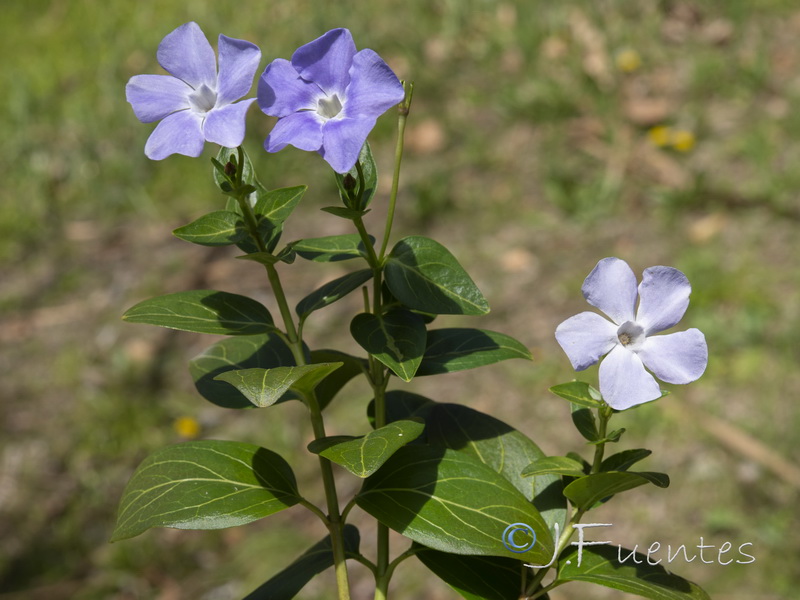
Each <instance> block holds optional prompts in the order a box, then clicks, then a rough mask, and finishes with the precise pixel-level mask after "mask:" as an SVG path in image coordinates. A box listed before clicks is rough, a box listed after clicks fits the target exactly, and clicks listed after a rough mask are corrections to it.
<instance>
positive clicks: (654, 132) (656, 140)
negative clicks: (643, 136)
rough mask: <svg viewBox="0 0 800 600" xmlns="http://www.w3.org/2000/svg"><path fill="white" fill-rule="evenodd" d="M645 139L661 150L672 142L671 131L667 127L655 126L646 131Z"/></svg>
mask: <svg viewBox="0 0 800 600" xmlns="http://www.w3.org/2000/svg"><path fill="white" fill-rule="evenodd" d="M647 137H648V138H649V139H650V142H651V143H652V144H653V145H654V146H658V147H659V148H663V147H664V146H667V145H669V144H670V142H672V129H671V128H670V127H668V126H667V125H657V126H656V127H651V128H650V129H649V130H648V132H647Z"/></svg>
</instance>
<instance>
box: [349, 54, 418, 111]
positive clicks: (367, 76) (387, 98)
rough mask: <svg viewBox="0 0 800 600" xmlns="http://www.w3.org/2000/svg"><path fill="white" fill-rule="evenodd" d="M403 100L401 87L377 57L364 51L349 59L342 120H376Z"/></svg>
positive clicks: (395, 76) (394, 76)
mask: <svg viewBox="0 0 800 600" xmlns="http://www.w3.org/2000/svg"><path fill="white" fill-rule="evenodd" d="M404 96H405V91H404V90H403V84H401V83H400V80H399V79H398V78H397V75H395V74H394V72H393V71H392V70H391V69H390V68H389V65H387V64H386V63H385V62H384V61H383V59H382V58H381V57H380V56H378V55H377V53H375V52H374V51H372V50H369V49H365V50H361V51H360V52H359V53H358V54H356V55H355V56H354V57H353V66H352V67H350V86H349V87H348V88H347V101H346V103H345V106H344V113H345V116H348V117H373V118H378V117H379V116H380V115H382V114H383V113H384V112H386V111H387V110H388V109H390V108H391V107H392V106H394V105H395V104H399V103H400V102H402V100H403V97H404Z"/></svg>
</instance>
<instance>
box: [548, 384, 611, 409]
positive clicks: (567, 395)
mask: <svg viewBox="0 0 800 600" xmlns="http://www.w3.org/2000/svg"><path fill="white" fill-rule="evenodd" d="M550 391H551V392H553V393H554V394H555V395H556V396H559V397H561V398H564V399H565V400H569V401H570V402H572V403H573V404H578V405H580V406H585V407H587V408H598V407H600V406H602V402H601V401H600V400H601V396H600V392H598V391H597V390H596V389H594V388H593V387H592V386H590V385H589V384H588V383H584V382H582V381H570V382H569V383H562V384H560V385H554V386H553V387H551V388H550Z"/></svg>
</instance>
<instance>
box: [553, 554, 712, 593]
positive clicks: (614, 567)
mask: <svg viewBox="0 0 800 600" xmlns="http://www.w3.org/2000/svg"><path fill="white" fill-rule="evenodd" d="M577 554H578V549H577V548H575V549H571V550H569V551H568V552H566V553H564V554H562V556H561V557H560V558H559V562H558V577H557V581H586V582H589V583H596V584H598V585H603V586H606V587H609V588H613V589H615V590H620V591H623V592H627V593H629V594H636V595H638V596H643V597H645V598H651V599H652V600H710V597H709V595H708V594H706V592H705V591H703V589H702V588H701V587H700V586H698V585H697V584H695V583H692V582H691V581H688V580H686V579H683V578H682V577H678V576H677V575H674V574H673V573H670V572H669V571H667V570H666V569H665V568H664V567H662V566H661V565H660V564H655V565H652V564H649V563H648V561H647V556H645V555H644V554H639V553H636V554H635V555H634V556H633V557H630V558H628V559H627V560H626V561H625V562H620V559H619V558H620V556H622V558H623V559H625V558H627V557H628V556H629V555H630V554H631V551H630V550H627V549H625V548H621V549H620V548H615V547H612V546H592V547H590V548H586V547H584V548H583V549H582V556H581V561H580V562H581V564H580V566H578V557H577ZM650 560H651V561H652V562H656V561H657V560H659V559H658V558H656V557H651V559H650ZM634 561H638V564H637V563H635V562H634Z"/></svg>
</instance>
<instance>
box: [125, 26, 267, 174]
mask: <svg viewBox="0 0 800 600" xmlns="http://www.w3.org/2000/svg"><path fill="white" fill-rule="evenodd" d="M156 56H157V57H158V62H159V64H160V65H161V66H162V67H164V69H165V70H166V71H167V72H168V73H169V75H135V76H133V77H131V79H130V81H128V85H126V86H125V95H126V97H127V98H128V102H130V104H131V106H132V107H133V112H134V113H135V114H136V117H137V118H138V119H139V120H140V121H141V122H142V123H152V122H153V121H159V120H161V123H159V124H158V126H157V127H156V128H155V130H154V131H153V133H152V134H151V135H150V138H149V139H148V140H147V144H146V145H145V147H144V153H145V154H146V155H147V157H148V158H152V159H153V160H161V159H162V158H166V157H167V156H169V155H170V154H185V155H186V156H200V154H201V153H202V152H203V145H204V144H205V142H213V143H215V144H219V145H220V146H226V147H229V148H234V147H236V146H238V145H240V144H241V143H242V140H243V139H244V118H245V113H246V112H247V109H248V108H249V107H250V104H252V103H253V101H254V100H255V98H250V99H249V100H245V101H243V102H238V103H234V101H235V100H238V99H239V98H241V97H242V96H244V95H245V94H246V93H247V92H249V91H250V88H251V86H252V85H253V76H254V75H255V73H256V69H257V68H258V63H259V62H260V61H261V50H259V49H258V46H256V45H255V44H251V43H250V42H246V41H244V40H236V39H233V38H229V37H226V36H224V35H220V36H219V73H217V61H216V57H215V56H214V50H213V49H212V48H211V44H209V43H208V40H207V39H206V36H205V35H203V32H202V30H201V29H200V26H199V25H198V24H197V23H194V22H191V23H186V24H184V25H181V26H180V27H178V28H177V29H176V30H175V31H173V32H172V33H170V34H168V35H167V36H166V37H165V38H164V39H163V40H161V44H159V46H158V53H157V54H156Z"/></svg>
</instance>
